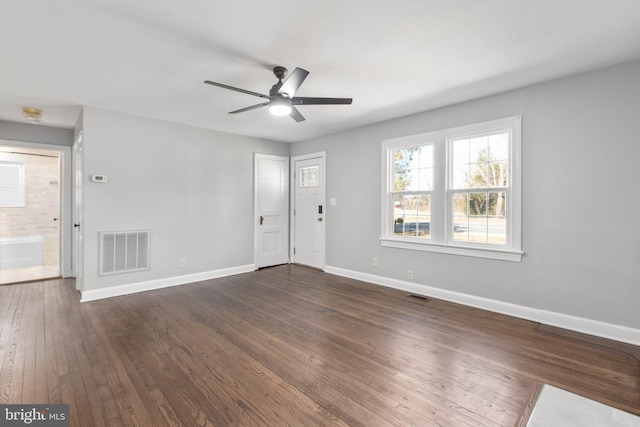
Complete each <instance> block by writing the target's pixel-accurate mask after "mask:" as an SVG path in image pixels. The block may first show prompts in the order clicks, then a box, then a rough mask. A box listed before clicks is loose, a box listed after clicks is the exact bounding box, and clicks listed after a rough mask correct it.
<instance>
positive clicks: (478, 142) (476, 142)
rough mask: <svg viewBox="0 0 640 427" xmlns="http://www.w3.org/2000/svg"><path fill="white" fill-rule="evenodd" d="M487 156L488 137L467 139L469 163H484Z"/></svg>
mask: <svg viewBox="0 0 640 427" xmlns="http://www.w3.org/2000/svg"><path fill="white" fill-rule="evenodd" d="M488 156H489V137H487V136H478V137H475V138H471V139H469V162H470V163H477V162H486V161H487V157H488Z"/></svg>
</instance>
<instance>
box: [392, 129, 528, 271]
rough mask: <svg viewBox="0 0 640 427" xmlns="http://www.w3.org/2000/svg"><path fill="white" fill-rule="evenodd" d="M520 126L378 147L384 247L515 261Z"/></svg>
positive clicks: (444, 132)
mask: <svg viewBox="0 0 640 427" xmlns="http://www.w3.org/2000/svg"><path fill="white" fill-rule="evenodd" d="M520 151H521V118H520V117H512V118H506V119H500V120H493V121H490V122H484V123H478V124H473V125H468V126H462V127H458V128H453V129H445V130H442V131H437V132H430V133H427V134H421V135H412V136H409V137H403V138H396V139H392V140H386V141H383V142H382V158H383V173H384V179H383V184H382V185H383V191H382V227H381V230H382V231H381V239H380V240H381V243H382V245H383V246H389V247H397V248H404V249H415V250H424V251H433V252H443V253H449V254H458V255H468V256H476V257H483V258H495V259H502V260H509V261H520V259H521V257H522V248H521V171H520V166H521V165H520V164H521V155H520Z"/></svg>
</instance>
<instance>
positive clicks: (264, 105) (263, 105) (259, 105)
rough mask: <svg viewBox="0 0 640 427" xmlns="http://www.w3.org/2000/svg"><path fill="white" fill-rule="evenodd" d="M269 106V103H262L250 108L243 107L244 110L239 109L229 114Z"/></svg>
mask: <svg viewBox="0 0 640 427" xmlns="http://www.w3.org/2000/svg"><path fill="white" fill-rule="evenodd" d="M269 104H270V103H269V102H263V103H262V104H257V105H252V106H251V107H245V108H241V109H239V110H235V111H229V114H238V113H244V112H245V111H250V110H255V109H256V108H261V107H266V106H267V105H269Z"/></svg>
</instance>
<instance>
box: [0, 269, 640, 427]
mask: <svg viewBox="0 0 640 427" xmlns="http://www.w3.org/2000/svg"><path fill="white" fill-rule="evenodd" d="M585 338H587V337H585V336H582V335H580V334H571V335H569V336H563V335H561V334H556V333H554V332H553V330H552V329H550V328H545V329H541V328H539V325H537V324H536V323H533V322H528V321H524V320H519V319H515V318H511V317H507V316H503V315H499V314H495V313H490V312H486V311H482V310H478V309H473V308H469V307H464V306H460V305H456V304H452V303H448V302H444V301H439V300H435V299H434V300H430V301H424V300H420V299H416V298H412V297H410V296H409V295H408V294H406V293H404V292H401V291H396V290H392V289H387V288H383V287H378V286H374V285H370V284H365V283H362V282H358V281H354V280H350V279H345V278H341V277H338V276H333V275H329V274H325V273H322V272H319V271H315V270H311V269H308V268H303V267H298V266H291V265H284V266H279V267H274V268H269V269H264V270H260V271H257V272H254V273H248V274H242V275H237V276H232V277H227V278H222V279H216V280H211V281H206V282H199V283H194V284H190V285H184V286H179V287H174V288H167V289H162V290H157V291H151V292H145V293H140V294H135V295H130V296H124V297H118V298H112V299H108V300H101V301H95V302H89V303H84V304H80V303H79V294H78V293H77V292H76V291H75V289H74V283H73V280H51V281H44V282H34V283H25V284H17V285H7V286H0V368H1V370H0V403H2V404H4V403H51V404H53V403H68V404H69V405H70V421H71V425H73V426H129V425H131V426H164V425H172V426H173V425H175V426H179V425H184V426H322V425H327V426H443V425H451V426H514V425H524V424H522V422H523V417H525V416H526V415H524V414H526V412H527V410H530V407H531V406H532V396H535V394H536V393H538V392H539V389H540V387H541V385H542V384H543V383H548V384H551V385H554V386H556V387H559V388H563V389H566V390H568V391H571V392H573V393H577V394H580V395H583V396H585V397H588V398H590V399H594V400H597V401H600V402H603V403H605V404H608V405H611V406H614V407H616V408H619V409H622V410H624V411H627V412H631V413H634V414H637V415H640V363H639V362H638V360H637V359H636V358H635V357H634V356H633V354H638V353H634V351H635V352H637V350H638V349H637V348H636V347H631V346H625V345H620V344H619V343H616V344H615V345H614V343H611V345H608V344H607V341H606V340H599V341H597V342H589V341H588V340H585Z"/></svg>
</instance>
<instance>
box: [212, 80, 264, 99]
mask: <svg viewBox="0 0 640 427" xmlns="http://www.w3.org/2000/svg"><path fill="white" fill-rule="evenodd" d="M204 82H205V83H206V84H208V85H213V86H218V87H221V88H224V89H229V90H235V91H236V92H242V93H246V94H247V95H253V96H259V97H260V98H266V99H271V97H270V96H268V95H263V94H261V93H258V92H252V91H250V90H246V89H240V88H237V87H233V86H229V85H225V84H222V83H216V82H212V81H210V80H205V81H204Z"/></svg>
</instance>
